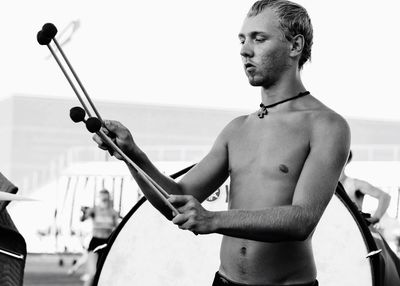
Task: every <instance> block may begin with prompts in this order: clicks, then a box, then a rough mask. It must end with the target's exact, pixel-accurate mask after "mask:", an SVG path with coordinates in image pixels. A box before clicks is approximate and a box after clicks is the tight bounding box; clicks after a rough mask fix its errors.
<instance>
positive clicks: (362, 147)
mask: <svg viewBox="0 0 400 286" xmlns="http://www.w3.org/2000/svg"><path fill="white" fill-rule="evenodd" d="M77 105H79V103H78V101H77V100H76V99H65V98H52V97H39V96H31V95H29V96H28V95H26V96H25V95H14V96H12V97H10V98H8V99H6V100H3V101H0V114H1V119H2V120H1V121H0V131H1V133H0V134H2V140H1V141H0V150H1V151H0V152H1V157H2V160H0V170H1V172H3V173H4V174H5V175H6V176H8V177H9V178H10V179H11V180H12V181H13V182H15V184H16V185H18V186H19V187H20V194H21V193H22V194H27V193H29V192H30V190H32V189H35V188H37V187H38V186H40V185H42V184H44V183H46V182H48V181H49V180H51V179H54V178H55V177H57V176H58V175H59V173H60V172H61V171H62V170H63V169H65V168H67V167H68V166H69V165H71V164H72V163H75V162H85V161H108V160H114V159H112V158H110V156H109V155H108V153H106V152H103V151H102V150H99V149H98V148H97V147H96V145H95V143H94V142H93V141H92V139H91V134H90V133H89V132H88V131H87V130H86V128H85V126H84V124H83V123H81V124H76V123H73V122H72V121H71V120H70V118H69V109H70V108H71V107H73V106H77ZM96 106H97V108H98V110H99V112H100V113H101V115H102V116H103V117H105V118H112V119H118V120H119V121H121V122H123V123H124V124H125V125H126V126H128V127H129V128H130V130H132V132H133V133H134V138H135V140H136V141H137V142H138V144H139V145H140V146H141V147H142V148H143V149H144V150H145V151H146V153H147V154H148V155H149V157H150V158H151V159H152V160H154V161H185V162H197V161H198V160H199V159H201V158H202V156H203V155H204V154H205V153H206V152H207V151H208V150H209V148H210V147H211V145H212V143H213V141H214V139H215V137H216V136H217V135H218V133H219V132H220V131H221V129H222V128H223V127H224V126H225V125H226V124H227V123H228V122H229V121H230V120H232V119H233V118H234V117H236V116H238V115H242V114H247V113H249V112H251V111H249V110H221V109H219V110H218V109H204V108H196V107H185V106H166V105H147V104H136V103H126V102H104V101H103V102H100V101H99V102H96ZM347 120H348V122H349V124H350V127H351V131H352V149H353V152H354V160H355V161H400V132H399V131H400V122H389V121H378V120H365V119H353V118H347Z"/></svg>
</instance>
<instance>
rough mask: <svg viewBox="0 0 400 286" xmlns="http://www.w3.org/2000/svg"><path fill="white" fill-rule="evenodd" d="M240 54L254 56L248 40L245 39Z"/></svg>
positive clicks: (247, 56) (248, 56)
mask: <svg viewBox="0 0 400 286" xmlns="http://www.w3.org/2000/svg"><path fill="white" fill-rule="evenodd" d="M240 55H241V56H242V57H245V58H252V57H253V56H254V50H253V46H252V45H251V43H250V42H249V41H245V42H244V43H243V44H242V48H241V49H240Z"/></svg>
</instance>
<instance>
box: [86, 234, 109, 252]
mask: <svg viewBox="0 0 400 286" xmlns="http://www.w3.org/2000/svg"><path fill="white" fill-rule="evenodd" d="M107 241H108V238H98V237H93V238H92V239H91V240H90V243H89V248H88V251H93V250H95V249H96V247H98V246H100V245H102V244H105V243H107Z"/></svg>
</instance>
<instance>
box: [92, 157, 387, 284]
mask: <svg viewBox="0 0 400 286" xmlns="http://www.w3.org/2000/svg"><path fill="white" fill-rule="evenodd" d="M193 166H194V165H192V166H189V167H187V168H185V169H183V170H181V171H179V172H177V173H175V174H173V175H171V176H170V177H171V178H173V179H176V178H178V177H180V176H181V175H183V174H185V173H186V172H187V171H189V170H190V169H191V168H192V167H193ZM335 194H336V195H337V197H338V198H339V200H341V201H342V203H343V204H344V205H345V207H347V209H348V210H349V212H350V214H351V215H352V217H353V218H354V220H356V222H357V227H358V228H359V230H360V232H361V233H362V238H363V240H364V243H365V246H366V248H367V250H368V252H371V251H375V250H378V247H377V245H376V243H375V240H374V238H373V237H372V234H371V232H370V230H369V228H368V225H367V223H366V221H365V219H364V218H363V216H362V215H361V214H360V211H359V210H358V208H357V206H356V205H355V204H354V203H353V201H352V200H351V199H350V197H349V196H348V195H347V193H346V191H345V190H344V188H343V186H342V184H341V183H340V182H339V183H338V185H337V187H336V190H335ZM146 201H147V199H146V197H142V198H141V199H140V200H139V201H138V202H137V203H136V204H135V205H134V206H133V207H132V209H131V210H130V211H129V212H128V213H127V214H126V215H125V217H124V218H123V219H122V221H121V222H120V224H119V225H118V226H117V228H116V229H115V230H114V232H113V233H112V234H111V236H110V238H109V240H108V242H107V246H106V247H105V248H104V249H102V252H101V255H99V258H98V262H97V269H96V274H95V276H94V280H93V285H98V282H99V279H100V274H101V271H102V269H103V266H104V263H105V261H106V259H107V256H108V253H109V252H110V250H111V247H112V246H113V244H114V241H115V240H116V238H117V237H118V235H119V233H120V232H121V230H122V229H123V228H124V226H125V225H126V223H127V222H128V221H129V220H130V218H131V217H132V215H133V214H134V213H135V212H136V211H137V210H138V209H139V207H140V206H141V205H143V203H144V202H146ZM366 259H371V260H370V267H371V273H372V285H374V286H376V285H381V283H380V282H381V281H383V275H382V274H381V271H380V269H381V265H382V260H381V259H380V255H375V256H372V257H370V258H366Z"/></svg>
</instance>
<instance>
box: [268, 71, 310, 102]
mask: <svg viewBox="0 0 400 286" xmlns="http://www.w3.org/2000/svg"><path fill="white" fill-rule="evenodd" d="M305 90H306V89H305V87H304V85H303V83H302V81H301V79H300V72H299V71H289V72H288V73H287V74H285V75H283V76H282V77H281V79H280V80H279V81H278V82H276V83H275V84H274V85H272V86H269V87H262V88H261V102H262V103H263V104H264V105H269V104H273V103H275V102H278V101H281V100H284V99H287V98H289V97H292V96H296V95H297V94H299V93H300V92H303V91H305Z"/></svg>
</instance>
